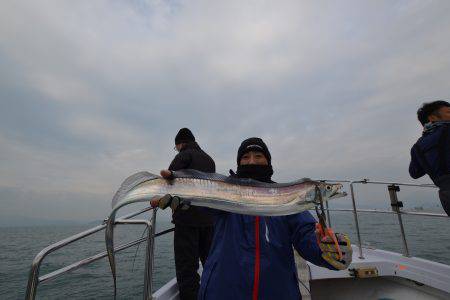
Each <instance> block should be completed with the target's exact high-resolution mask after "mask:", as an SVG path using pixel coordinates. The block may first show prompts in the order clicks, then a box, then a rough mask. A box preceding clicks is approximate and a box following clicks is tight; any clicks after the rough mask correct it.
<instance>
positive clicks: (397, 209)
mask: <svg viewBox="0 0 450 300" xmlns="http://www.w3.org/2000/svg"><path fill="white" fill-rule="evenodd" d="M320 181H323V182H330V183H344V184H345V183H347V184H349V186H350V196H351V200H352V208H351V209H331V208H330V207H329V205H328V202H326V204H325V206H326V208H325V210H326V211H327V217H328V226H330V227H331V216H330V211H336V212H352V213H353V218H354V224H355V229H356V235H357V240H358V253H359V258H360V259H364V254H363V251H362V248H363V246H362V239H361V231H360V228H359V219H358V213H382V214H395V215H397V219H398V225H399V229H400V234H401V235H400V236H401V240H402V248H403V253H402V254H403V255H404V256H408V257H409V256H410V252H409V248H408V242H407V240H406V234H405V228H404V224H403V219H402V215H415V216H422V217H436V218H448V216H447V215H446V214H440V213H431V212H408V211H403V210H401V208H402V207H403V202H402V201H399V200H398V196H397V195H398V193H399V192H400V186H408V187H421V188H437V187H436V186H435V185H433V184H413V183H401V182H383V181H370V180H369V179H363V180H356V181H350V180H326V179H324V180H320ZM357 184H373V185H385V186H386V187H387V191H388V193H389V200H390V206H391V210H381V209H357V207H356V195H355V188H354V186H355V185H357Z"/></svg>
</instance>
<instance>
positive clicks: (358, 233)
mask: <svg viewBox="0 0 450 300" xmlns="http://www.w3.org/2000/svg"><path fill="white" fill-rule="evenodd" d="M356 182H359V181H352V182H350V193H351V195H352V205H353V217H354V218H355V226H356V234H357V236H358V248H359V258H360V259H364V256H363V252H362V243H361V233H360V232H359V222H358V213H357V212H356V201H355V191H354V190H353V183H356Z"/></svg>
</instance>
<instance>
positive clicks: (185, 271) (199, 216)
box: [158, 128, 216, 300]
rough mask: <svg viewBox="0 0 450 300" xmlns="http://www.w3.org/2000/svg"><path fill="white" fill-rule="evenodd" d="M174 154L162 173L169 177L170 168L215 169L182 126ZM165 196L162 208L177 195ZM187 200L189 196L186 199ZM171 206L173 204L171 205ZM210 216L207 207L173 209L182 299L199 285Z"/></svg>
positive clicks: (209, 234)
mask: <svg viewBox="0 0 450 300" xmlns="http://www.w3.org/2000/svg"><path fill="white" fill-rule="evenodd" d="M175 149H176V150H177V151H179V153H178V154H177V155H176V156H175V158H174V159H173V161H172V163H171V164H170V166H169V169H168V170H162V171H161V175H162V176H163V177H166V178H170V176H171V171H178V170H182V169H195V170H199V171H202V172H208V173H213V172H215V170H216V166H215V163H214V160H213V159H212V158H211V157H210V156H209V155H208V154H207V153H206V152H204V151H203V150H202V149H201V148H200V146H199V145H198V144H197V143H196V141H195V137H194V135H193V134H192V132H191V131H190V130H189V129H188V128H182V129H180V130H179V132H178V134H177V135H176V136H175ZM175 198H176V197H173V198H172V197H171V196H170V195H166V196H164V197H162V198H161V199H160V200H158V201H159V202H160V203H161V204H160V205H159V206H160V207H161V208H163V209H164V208H166V207H168V206H169V205H168V204H169V203H171V202H173V201H175V200H177V201H180V200H179V198H178V199H175ZM185 200H189V199H185ZM172 207H174V206H172ZM213 221H214V220H213V217H212V215H211V213H210V211H209V210H208V209H205V208H201V207H195V206H192V205H191V206H187V205H185V206H184V207H181V208H180V209H176V208H175V209H174V210H173V214H172V223H174V224H175V233H174V253H175V269H176V277H177V282H178V288H179V291H180V299H181V300H196V299H197V293H198V289H199V285H200V283H199V282H200V276H199V275H198V273H197V270H198V267H199V263H198V261H199V259H200V261H201V262H202V265H203V266H204V265H205V262H206V258H207V257H208V253H209V248H210V246H211V241H212V237H213V232H214V228H213Z"/></svg>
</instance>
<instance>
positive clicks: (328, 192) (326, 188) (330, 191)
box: [319, 182, 347, 200]
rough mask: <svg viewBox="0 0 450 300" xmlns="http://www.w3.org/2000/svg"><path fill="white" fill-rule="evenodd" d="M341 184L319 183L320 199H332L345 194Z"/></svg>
mask: <svg viewBox="0 0 450 300" xmlns="http://www.w3.org/2000/svg"><path fill="white" fill-rule="evenodd" d="M342 188H343V186H342V184H340V183H333V184H331V183H326V182H323V183H320V184H319V189H320V193H321V194H322V199H324V200H327V199H334V198H340V197H345V196H347V193H346V192H344V191H342Z"/></svg>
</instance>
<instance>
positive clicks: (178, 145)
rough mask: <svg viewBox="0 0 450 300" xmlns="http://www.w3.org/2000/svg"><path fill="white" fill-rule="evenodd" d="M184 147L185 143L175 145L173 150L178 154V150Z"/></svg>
mask: <svg viewBox="0 0 450 300" xmlns="http://www.w3.org/2000/svg"><path fill="white" fill-rule="evenodd" d="M184 145H186V144H185V143H181V144H176V145H175V149H176V150H177V151H178V152H180V150H181V149H182V148H183V146H184Z"/></svg>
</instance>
